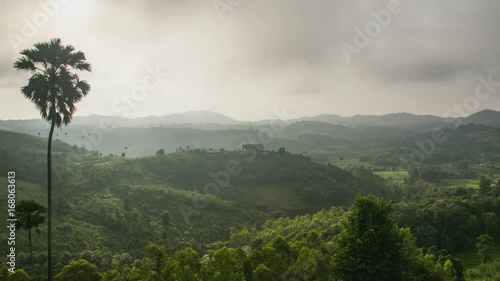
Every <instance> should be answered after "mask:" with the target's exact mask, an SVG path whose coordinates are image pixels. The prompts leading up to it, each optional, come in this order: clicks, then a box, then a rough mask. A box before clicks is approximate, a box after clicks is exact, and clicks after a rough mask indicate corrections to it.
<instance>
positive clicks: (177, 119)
mask: <svg viewBox="0 0 500 281" xmlns="http://www.w3.org/2000/svg"><path fill="white" fill-rule="evenodd" d="M103 119H106V120H108V121H110V122H112V123H113V126H114V127H160V126H169V127H171V126H177V127H179V126H180V127H192V126H195V125H204V126H205V127H208V128H210V124H211V125H215V124H218V125H225V126H213V128H218V129H220V128H222V127H231V126H233V127H235V128H238V127H239V126H241V125H246V126H248V125H251V126H258V125H262V124H267V123H268V122H269V121H271V120H261V121H240V120H235V119H233V118H231V117H228V116H225V115H223V114H220V113H216V112H211V111H206V110H200V111H190V112H183V113H173V114H167V115H163V116H148V117H141V118H125V117H121V116H104V115H91V116H77V117H75V118H74V119H73V121H72V123H71V126H75V127H78V126H99V125H100V123H101V121H102V120H103ZM458 119H462V120H463V122H465V123H477V124H483V125H489V126H500V111H495V110H482V111H479V112H476V113H474V114H471V115H470V116H468V117H465V118H457V117H448V118H443V117H439V116H434V115H415V114H411V113H406V112H400V113H391V114H386V115H355V116H349V117H342V116H340V115H335V114H320V115H316V116H305V117H300V118H296V119H290V120H288V121H289V122H298V121H318V122H324V123H331V124H340V125H345V126H384V127H404V126H407V125H412V126H418V125H428V126H432V125H443V124H446V123H452V122H453V121H456V120H458ZM40 126H46V124H45V122H44V121H42V120H41V119H27V120H0V128H2V129H9V127H11V128H16V127H18V128H38V127H40ZM195 127H199V128H202V129H203V126H195Z"/></svg>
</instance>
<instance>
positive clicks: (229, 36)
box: [0, 0, 500, 120]
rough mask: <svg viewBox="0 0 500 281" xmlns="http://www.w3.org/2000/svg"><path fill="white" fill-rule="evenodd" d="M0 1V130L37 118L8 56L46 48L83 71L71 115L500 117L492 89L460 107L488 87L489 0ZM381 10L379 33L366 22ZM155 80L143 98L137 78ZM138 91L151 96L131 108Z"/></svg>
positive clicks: (494, 52)
mask: <svg viewBox="0 0 500 281" xmlns="http://www.w3.org/2000/svg"><path fill="white" fill-rule="evenodd" d="M4 2H5V3H2V10H1V11H0V18H1V21H2V24H1V25H0V33H1V34H2V36H1V40H0V50H1V53H0V92H1V94H2V96H3V99H2V102H1V103H0V119H25V118H38V117H39V114H38V112H37V111H36V110H35V108H34V106H33V105H32V104H31V103H30V102H29V101H28V100H26V99H25V98H24V97H23V96H22V95H21V94H20V91H19V89H20V87H22V86H24V85H25V84H26V82H27V79H28V77H29V74H28V73H21V72H16V71H15V70H14V69H13V67H12V65H13V62H14V61H15V60H16V58H17V57H19V51H20V50H21V49H24V48H27V47H30V46H32V45H33V43H35V42H39V41H47V40H49V39H50V38H53V37H59V38H61V39H62V40H63V43H65V44H71V45H73V46H75V47H76V48H77V49H79V50H82V51H83V52H85V54H86V56H87V59H88V61H89V62H90V63H92V66H93V72H92V73H90V74H82V75H81V77H84V78H85V79H87V80H88V81H89V82H90V83H91V85H92V91H91V93H90V94H89V95H88V96H87V97H86V98H85V99H84V100H83V101H82V102H80V103H79V104H78V105H77V107H78V112H77V115H79V116H85V115H91V114H101V115H126V116H128V117H142V116H148V115H164V114H169V113H178V112H184V111H192V110H210V111H215V112H219V113H222V114H225V115H228V116H230V117H233V118H235V119H240V120H257V119H264V118H271V117H273V111H275V110H278V111H283V110H284V108H286V110H287V112H288V114H289V115H290V116H291V117H298V116H305V115H316V114H323V113H332V114H339V115H343V116H350V115H355V114H386V113H392V112H403V111H404V112H410V113H416V114H434V115H443V114H444V113H445V112H446V111H447V110H448V109H453V107H454V105H455V104H459V105H460V104H463V103H464V101H466V102H469V109H471V108H473V109H477V110H480V109H484V108H490V109H495V110H500V94H499V93H500V87H498V88H497V89H496V91H495V92H494V93H493V94H492V95H491V97H489V98H487V99H485V100H479V103H478V104H473V103H474V102H473V98H472V99H471V97H472V96H474V91H475V89H476V87H477V86H478V85H479V83H480V82H479V80H478V79H477V76H478V75H482V76H484V77H485V78H487V77H488V74H489V73H492V74H493V76H492V77H493V80H495V81H500V72H499V71H498V70H497V69H496V67H500V64H499V59H500V42H499V40H500V39H499V38H500V36H498V32H499V31H498V26H499V16H498V11H499V10H500V1H498V0H491V1H469V0H448V1H434V0H428V1H425V0H419V1H411V0H401V2H400V3H399V4H398V3H396V2H395V1H394V0H391V1H373V0H366V1H365V0H353V1H344V0H337V1H333V0H311V1H305V0H216V1H213V0H162V1H160V0H144V1H131V0H125V1H124V0H121V1H118V0H99V1H98V0H59V2H57V1H56V0H41V1H40V3H46V7H44V6H43V5H41V4H40V3H38V2H39V1H30V0H19V1H4ZM47 9H48V10H47ZM381 10H386V11H388V12H382V13H381V14H384V15H387V14H390V17H391V18H390V21H386V22H383V23H382V24H380V23H376V22H375V21H374V15H373V12H377V13H379V12H380V11H381ZM381 18H384V17H383V16H382V17H381ZM384 19H385V20H387V18H384ZM384 25H385V26H384ZM366 27H368V29H369V30H368V32H369V33H370V34H371V35H367V36H369V40H370V41H369V43H368V44H356V42H355V40H354V39H355V36H357V34H358V33H357V31H356V28H359V30H361V31H362V32H363V33H366V30H365V29H366ZM370 28H371V29H370ZM358 37H359V35H358ZM358 39H359V38H358ZM365 39H366V38H365ZM358 41H360V42H361V41H362V40H358ZM360 42H358V43H360ZM361 43H363V42H361ZM364 43H366V42H364ZM346 46H349V47H348V48H346ZM354 48H356V49H354ZM346 50H348V51H347V52H346ZM353 50H355V52H354V51H353ZM148 69H149V70H148ZM158 70H159V71H160V72H161V73H163V74H161V76H160V78H161V79H160V82H161V83H159V84H158V86H157V87H153V86H154V85H155V83H156V80H155V79H154V76H152V77H148V76H151V74H150V73H151V72H152V71H153V72H154V71H158ZM495 71H497V72H496V73H495ZM164 73H168V74H164ZM145 79H146V80H147V81H148V84H147V85H148V88H149V89H150V90H146V94H145V95H142V96H141V95H138V93H140V92H139V91H140V87H142V85H143V81H144V80H145ZM152 85H153V86H152ZM484 89H485V88H484ZM484 89H483V90H484ZM134 90H135V91H136V92H134ZM476 100H477V99H476ZM477 110H474V111H477ZM470 113H472V112H470Z"/></svg>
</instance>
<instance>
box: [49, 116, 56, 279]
mask: <svg viewBox="0 0 500 281" xmlns="http://www.w3.org/2000/svg"><path fill="white" fill-rule="evenodd" d="M55 124H56V123H55V120H52V124H51V125H50V132H49V143H48V146H47V275H48V281H52V135H53V134H54V126H55Z"/></svg>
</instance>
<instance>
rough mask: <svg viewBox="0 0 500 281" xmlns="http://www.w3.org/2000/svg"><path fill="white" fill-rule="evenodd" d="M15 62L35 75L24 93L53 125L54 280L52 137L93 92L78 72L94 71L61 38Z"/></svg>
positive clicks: (49, 157)
mask: <svg viewBox="0 0 500 281" xmlns="http://www.w3.org/2000/svg"><path fill="white" fill-rule="evenodd" d="M21 55H22V57H21V58H19V59H18V60H17V61H16V62H15V63H14V68H16V69H17V70H22V71H28V72H30V73H31V74H32V76H31V77H30V78H29V80H28V84H27V85H26V86H24V87H22V88H21V93H22V94H23V95H24V96H25V97H26V98H27V99H29V100H31V101H32V102H33V103H34V104H35V107H36V109H38V110H39V111H40V115H41V116H42V118H43V119H45V120H47V121H48V122H50V131H49V140H48V144H47V209H48V213H47V225H48V228H47V236H48V239H47V244H48V245H47V265H48V278H49V281H52V135H53V133H54V128H55V127H57V128H61V126H62V125H63V124H64V125H68V124H69V123H70V122H71V119H72V117H73V114H74V113H75V111H76V106H75V103H77V102H79V101H80V100H81V99H82V98H83V97H85V96H86V95H87V94H88V93H89V92H90V85H89V84H88V83H87V82H86V81H85V80H80V78H79V77H78V75H76V74H74V72H75V71H77V70H78V71H89V72H90V71H91V66H90V63H88V62H87V61H86V59H85V54H84V53H82V52H81V51H75V48H74V47H73V46H71V45H62V43H61V39H58V38H55V39H52V40H50V41H49V42H41V43H36V44H34V45H33V48H31V49H25V50H23V51H22V52H21Z"/></svg>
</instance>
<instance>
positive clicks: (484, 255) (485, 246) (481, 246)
mask: <svg viewBox="0 0 500 281" xmlns="http://www.w3.org/2000/svg"><path fill="white" fill-rule="evenodd" d="M476 248H477V255H478V256H480V257H481V261H482V262H483V263H485V262H487V261H488V258H489V257H490V254H491V249H492V248H493V238H492V237H491V236H489V235H486V234H482V235H479V237H477V239H476Z"/></svg>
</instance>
